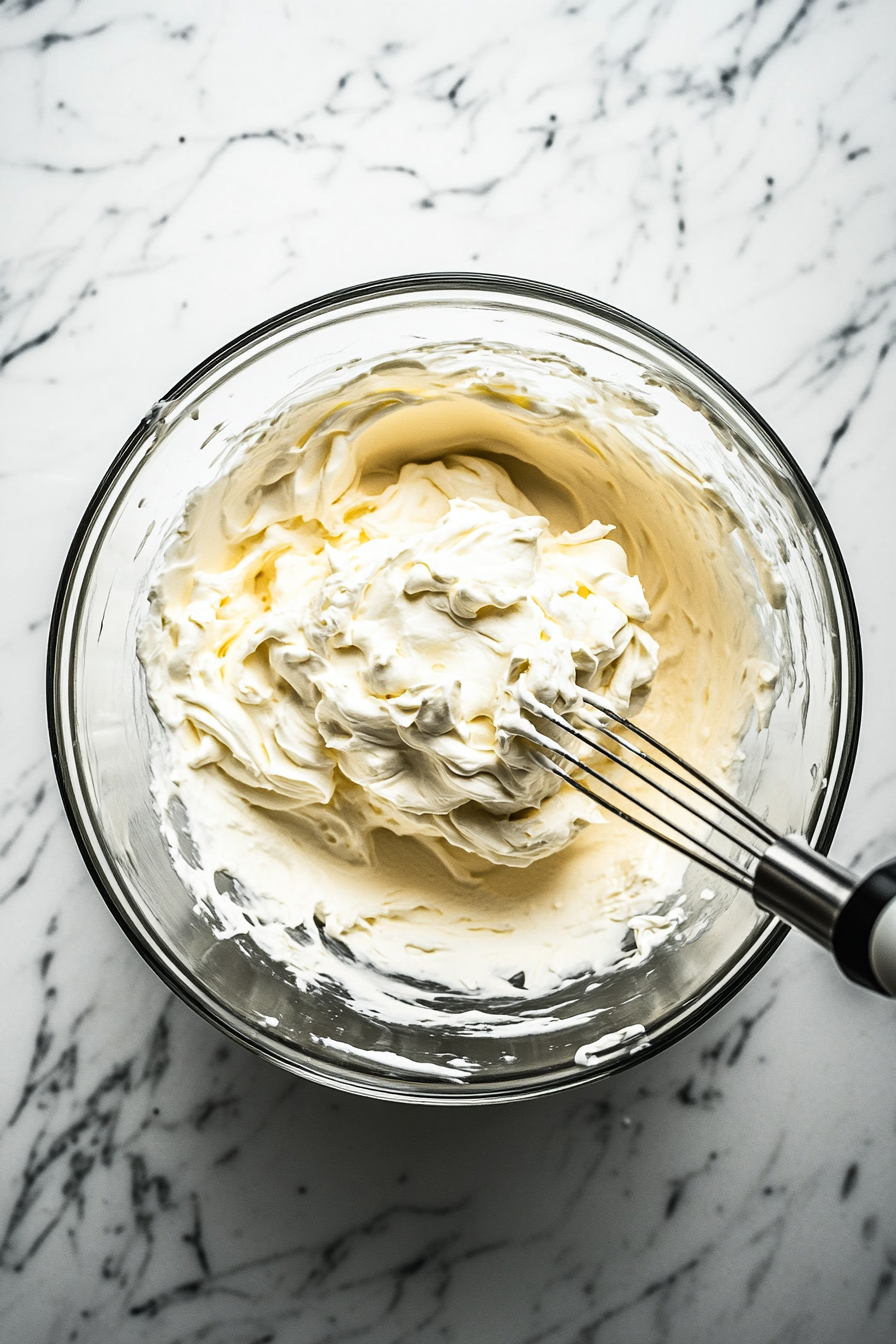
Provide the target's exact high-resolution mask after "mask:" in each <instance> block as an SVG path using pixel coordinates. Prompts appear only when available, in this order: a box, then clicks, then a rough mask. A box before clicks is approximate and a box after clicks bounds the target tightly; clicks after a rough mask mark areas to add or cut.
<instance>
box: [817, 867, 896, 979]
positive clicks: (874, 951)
mask: <svg viewBox="0 0 896 1344" xmlns="http://www.w3.org/2000/svg"><path fill="white" fill-rule="evenodd" d="M832 947H833V951H834V956H835V957H836V958H837V961H838V963H839V965H840V969H841V970H842V971H844V972H845V974H846V975H848V976H849V978H850V980H855V981H856V982H857V983H858V984H860V985H865V986H866V988H868V989H876V990H877V991H878V992H879V993H882V994H891V995H896V861H892V860H891V861H890V862H889V863H885V864H883V865H882V866H881V867H880V868H875V869H874V871H873V872H871V873H869V874H868V875H867V877H863V878H862V880H861V881H860V882H859V883H857V885H856V887H855V889H854V891H853V892H852V895H851V896H850V897H849V900H848V901H847V902H846V904H845V905H844V907H843V909H842V910H841V911H840V914H839V915H838V916H837V920H836V923H835V924H834V932H833V938H832Z"/></svg>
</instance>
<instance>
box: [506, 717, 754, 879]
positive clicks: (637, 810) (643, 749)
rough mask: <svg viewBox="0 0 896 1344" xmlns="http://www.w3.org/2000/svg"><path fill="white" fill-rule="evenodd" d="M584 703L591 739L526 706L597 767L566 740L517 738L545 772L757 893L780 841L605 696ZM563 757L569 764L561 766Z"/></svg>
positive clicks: (534, 735) (526, 726) (524, 726)
mask: <svg viewBox="0 0 896 1344" xmlns="http://www.w3.org/2000/svg"><path fill="white" fill-rule="evenodd" d="M582 700H583V701H584V703H585V706H586V708H584V709H582V708H578V709H577V710H576V711H575V716H576V718H577V720H578V721H579V723H584V724H586V726H587V727H588V728H589V730H590V732H588V733H586V732H585V731H583V730H582V729H581V728H580V727H578V726H576V725H574V724H572V723H570V722H569V721H568V720H567V719H566V718H564V717H563V716H562V715H560V714H558V713H556V712H555V711H554V710H553V709H551V708H549V707H548V706H547V705H544V704H541V703H540V702H537V701H534V700H533V701H532V702H531V703H530V704H527V705H526V709H527V711H528V713H529V714H530V715H532V717H533V718H540V719H542V720H543V721H544V722H545V723H548V724H552V725H553V726H554V727H555V728H557V729H560V730H562V733H563V734H564V735H566V736H567V737H569V738H573V739H576V740H577V741H578V742H579V743H581V744H582V746H584V747H586V748H587V749H588V751H589V753H591V760H583V759H582V758H581V756H580V755H577V754H576V753H575V751H573V750H571V749H568V748H567V746H566V745H564V742H565V740H566V739H565V738H564V737H560V739H559V740H558V739H557V738H554V737H551V736H548V735H547V734H546V733H543V732H541V731H539V729H538V728H537V727H536V726H535V724H533V723H531V722H529V721H527V720H524V719H521V722H520V726H518V727H517V729H516V732H517V735H518V736H520V737H524V738H526V739H527V740H528V741H530V742H532V743H533V745H534V746H535V747H536V749H537V758H538V760H539V763H540V764H541V765H542V766H543V767H544V769H546V770H549V771H550V772H551V773H552V774H554V775H556V776H557V777H558V778H559V779H562V780H565V782H566V783H567V784H571V785H572V787H573V788H574V789H577V790H578V791H579V792H580V793H583V794H584V795H585V796H586V797H587V798H590V799H591V800H592V801H593V802H595V803H597V804H598V805H599V806H600V807H602V808H604V809H605V810H606V811H608V812H610V813H612V814H613V815H614V816H617V817H620V818H621V819H622V820H623V821H626V822H628V823H630V824H631V825H632V826H636V827H637V828H638V829H639V830H641V831H644V832H645V833H646V834H647V835H650V836H652V837H653V838H654V839H656V840H660V841H662V842H663V843H664V844H667V845H670V846H671V847H672V848H673V849H676V850H678V852H679V853H680V854H684V855H686V856H687V857H688V858H689V859H692V860H694V861H695V862H697V863H700V864H702V865H703V867H704V868H707V869H708V870H709V871H710V872H712V873H715V874H716V876H717V877H721V878H724V879H725V880H726V881H728V882H732V883H733V884H734V885H735V886H738V887H740V888H742V889H743V890H745V891H750V890H752V888H753V874H754V872H755V867H756V865H757V864H758V863H759V861H760V860H761V858H762V856H763V854H764V852H765V850H766V849H767V848H768V846H769V845H772V844H774V843H776V842H777V841H778V840H779V839H780V837H779V836H778V834H777V833H776V832H775V831H774V830H772V828H771V827H770V826H767V825H766V823H765V822H764V821H762V819H761V818H760V817H757V816H756V815H755V813H753V812H751V811H750V809H749V808H747V807H745V806H744V804H743V803H741V802H740V801H739V800H738V799H737V798H735V797H734V796H733V795H732V794H730V793H729V792H728V791H727V790H726V789H724V788H722V787H721V785H719V784H716V783H715V782H714V781H713V780H711V779H709V778H708V776H707V775H705V774H703V773H702V771H700V770H698V769H697V768H696V767H695V766H693V765H691V764H690V763H689V762H687V761H685V760H683V759H682V758H681V757H680V756H677V755H676V754H675V752H673V751H671V750H670V749H669V748H668V747H666V746H664V745H663V744H662V743H661V742H658V741H657V740H656V739H655V738H653V737H651V736H650V734H649V733H646V732H645V731H644V730H643V729H642V728H639V727H637V725H636V724H634V723H632V722H631V721H630V720H628V719H626V718H623V717H622V715H621V714H617V713H616V711H615V710H613V709H611V708H610V707H609V706H608V705H607V704H606V703H605V702H604V701H603V700H601V699H600V698H599V697H598V696H595V695H593V694H592V693H591V692H590V691H583V692H582ZM548 753H550V754H548ZM558 757H559V758H560V760H562V761H564V762H565V763H566V764H565V765H560V764H558V761H557V758H558ZM583 776H584V778H583ZM638 782H640V783H641V784H646V785H647V786H648V793H647V797H646V798H643V797H639V796H638V793H636V792H633V789H632V786H633V785H634V787H635V788H637V786H638ZM725 840H727V841H728V842H730V844H731V845H732V846H733V848H732V850H731V852H726V849H725V848H723V847H722V846H723V844H724V841H725Z"/></svg>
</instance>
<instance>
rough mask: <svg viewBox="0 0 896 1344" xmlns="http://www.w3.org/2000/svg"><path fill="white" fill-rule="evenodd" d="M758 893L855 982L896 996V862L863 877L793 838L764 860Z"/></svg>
mask: <svg viewBox="0 0 896 1344" xmlns="http://www.w3.org/2000/svg"><path fill="white" fill-rule="evenodd" d="M753 897H754V899H755V901H756V904H757V905H760V906H761V907H762V908H763V910H770V911H771V913H772V914H774V915H778V916H780V918H781V919H785V920H786V921H787V923H788V924H792V925H793V926H794V928H797V929H800V930H801V931H802V932H803V933H807V934H809V936H810V937H811V938H814V939H815V941H816V942H818V943H821V944H822V946H823V947H827V948H828V949H829V950H830V951H832V952H833V954H834V956H835V958H836V959H837V964H838V965H839V967H840V969H841V970H842V971H843V973H844V975H847V976H848V977H849V979H850V980H854V981H855V982H856V983H857V984H859V985H864V986H865V988H866V989H873V990H877V992H878V993H879V994H889V995H892V996H894V997H896V860H892V861H891V862H889V863H885V864H883V865H882V866H881V867H880V868H875V870H874V871H873V872H871V873H869V874H868V875H867V876H866V877H863V878H861V879H859V880H857V879H856V877H855V876H854V875H853V874H852V873H849V872H847V870H846V869H845V868H841V867H840V866H839V865H838V864H836V863H833V862H832V861H831V860H830V859H828V858H825V856H824V855H823V854H817V853H816V852H815V850H813V849H810V848H809V846H808V845H807V844H806V843H805V842H804V841H803V840H801V839H800V838H798V837H796V836H788V837H787V838H786V839H783V840H778V841H776V842H775V843H774V844H772V845H770V846H769V848H768V849H767V850H766V852H765V854H764V855H763V857H762V858H761V859H760V861H759V866H758V867H757V869H756V872H755V874H754V877H753Z"/></svg>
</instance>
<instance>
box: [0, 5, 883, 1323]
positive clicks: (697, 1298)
mask: <svg viewBox="0 0 896 1344" xmlns="http://www.w3.org/2000/svg"><path fill="white" fill-rule="evenodd" d="M894 49H896V6H894V5H893V4H892V0H753V3H745V0H566V2H562V3H554V2H553V0H478V2H477V3H474V2H473V0H453V3H451V4H438V3H434V2H432V0H431V2H430V3H425V2H424V3H419V2H418V3H411V2H410V0H388V2H386V0H370V2H368V3H365V2H364V0H330V2H329V3H314V2H313V0H255V2H254V3H252V4H240V3H237V0H220V2H219V3H213V2H212V0H179V2H178V3H174V0H161V2H159V0H146V3H142V4H137V3H135V0H0V199H2V207H0V267H2V270H0V415H2V439H0V453H2V464H0V472H2V475H0V510H2V527H0V546H2V555H3V562H2V576H3V578H2V602H3V606H2V612H3V616H2V627H0V630H2V634H0V667H2V685H3V694H2V697H0V740H2V757H0V762H2V764H0V769H2V780H0V789H2V793H0V956H2V978H0V1009H2V1012H3V1020H4V1030H3V1054H2V1060H3V1067H2V1072H0V1092H2V1095H0V1125H2V1140H0V1339H2V1340H3V1341H9V1342H10V1344H63V1341H80V1342H81V1344H106V1341H110V1342H114V1344H128V1342H129V1341H136V1342H139V1344H144V1342H146V1344H269V1342H271V1344H272V1342H274V1341H276V1344H324V1341H326V1342H327V1344H336V1342H337V1341H340V1342H341V1341H347V1340H353V1341H363V1344H397V1341H410V1340H414V1341H423V1342H424V1344H430V1342H432V1344H435V1342H436V1341H447V1342H449V1344H450V1342H451V1341H454V1342H455V1344H542V1341H545V1342H550V1344H659V1342H660V1341H663V1344H679V1342H680V1344H702V1342H704V1341H705V1342H706V1344H854V1342H856V1341H867V1344H876V1342H878V1341H881V1342H882V1341H890V1340H892V1339H894V1337H896V1161H894V1157H896V1066H894V1059H896V1007H894V1005H893V1004H892V1003H890V1002H887V1001H884V1000H878V999H875V998H873V997H872V996H870V995H866V994H864V993H863V992H861V991H859V990H858V989H855V988H854V987H852V986H851V985H849V984H847V983H846V982H845V981H843V980H842V979H841V978H840V977H839V975H838V973H837V971H836V969H835V968H834V966H833V965H832V964H831V963H830V962H829V961H828V960H827V959H826V957H825V956H824V954H823V953H822V952H821V951H820V950H816V949H815V948H814V947H812V946H810V945H808V944H807V943H805V942H803V941H800V940H799V939H798V938H797V937H796V936H793V937H791V938H789V939H787V941H786V942H785V944H784V946H783V948H782V949H781V950H780V951H779V952H778V953H777V954H776V955H775V956H774V957H773V959H772V960H771V962H770V963H769V964H768V965H767V966H766V967H765V969H764V970H763V971H762V972H761V973H760V974H759V975H758V976H757V977H756V978H755V980H754V981H753V982H752V983H751V984H750V986H749V987H748V988H747V989H746V990H744V991H743V992H742V993H741V994H740V995H739V997H738V998H736V999H735V1000H734V1001H733V1002H732V1003H731V1004H730V1005H729V1006H728V1007H727V1008H726V1009H725V1010H724V1011H723V1012H721V1013H720V1014H719V1015H718V1016H717V1017H716V1018H714V1019H713V1020H712V1021H710V1022H709V1023H707V1024H706V1025H705V1026H704V1027H702V1028H701V1029H700V1030H698V1031H697V1032H696V1033H694V1034H693V1035H692V1036H690V1037H689V1038H688V1039H687V1040H685V1041H683V1042H681V1043H679V1044H678V1045H676V1046H675V1047H673V1048H672V1049H670V1050H669V1051H667V1052H666V1053H665V1054H664V1055H662V1056H661V1057H659V1058H657V1059H656V1060H653V1061H651V1062H649V1063H646V1064H643V1065H641V1066H640V1067H638V1068H635V1069H633V1070H632V1071H630V1072H629V1073H627V1074H624V1075H621V1076H619V1077H618V1078H616V1079H614V1080H611V1081H609V1082H604V1083H597V1084H594V1085H592V1086H589V1087H586V1088H583V1089H581V1090H580V1091H578V1092H577V1093H573V1094H569V1095H566V1096H563V1097H560V1098H556V1099H550V1100H542V1101H538V1102H528V1103H525V1104H518V1105H515V1106H506V1107H498V1108H493V1109H488V1110H470V1111H457V1110H453V1111H450V1112H443V1111H437V1110H420V1109H417V1108H413V1107H401V1106H395V1105H389V1104H385V1103H383V1104H376V1103H373V1102H368V1101H362V1100H356V1099H352V1098H349V1097H346V1096H343V1095H340V1094H337V1093H335V1092H330V1091H328V1090H326V1089H323V1088H319V1087H316V1086H313V1085H310V1084H305V1083H302V1082H297V1081H294V1080H291V1079H290V1078H289V1077H288V1076H287V1075H285V1074H282V1073H280V1072H278V1071H277V1070H275V1069H273V1068H272V1067H270V1066H268V1065H266V1064H264V1063H262V1062H261V1061H259V1060H256V1059H255V1058H253V1057H251V1056H250V1055H248V1054H247V1053H245V1052H243V1051H242V1050H240V1049H239V1048H238V1047H236V1046H232V1045H230V1044H228V1043H227V1042H226V1041H225V1040H224V1038H223V1037H221V1036H219V1035H218V1034H217V1033H216V1032H215V1031H214V1030H213V1029H212V1028H211V1027H209V1026H207V1025H205V1024H204V1023H203V1022H201V1021H200V1020H198V1019H197V1018H195V1017H194V1016H193V1015H192V1014H191V1013H190V1011H188V1010H187V1009H186V1008H185V1007H183V1006H182V1005H181V1004H180V1003H179V1002H177V1001H174V1000H172V998H171V997H170V996H169V995H168V993H167V992H166V991H165V990H164V989H163V988H162V986H161V985H160V984H159V983H158V982H157V981H156V980H155V978H154V977H153V975H152V973H151V972H150V971H149V970H148V969H147V968H146V967H145V966H144V964H143V963H142V961H141V960H140V958H139V956H138V955H137V953H136V952H135V951H134V950H133V949H132V948H131V946H130V945H129V944H128V943H127V941H126V940H125V938H124V936H123V935H122V934H121V932H120V931H119V929H118V928H117V926H116V925H115V923H114V921H113V920H112V918H111V916H110V915H109V914H108V912H107V910H106V908H105V906H104V905H103V903H102V901H101V900H100V898H99V896H98V895H97V893H96V892H95V890H94V889H93V887H92V885H91V882H90V880H89V878H88V877H87V875H86V873H85V871H84V868H83V866H82V864H81V861H80V859H79V856H78V853H77V851H76V849H75V846H74V843H73V841H72V838H71V836H70V834H69V831H68V827H67V824H66V822H65V820H64V817H63V814H62V808H61V804H60V801H59V798H58V794H57V791H56V787H55V783H54V781H53V777H52V771H51V766H50V761H49V755H48V749H47V737H46V729H45V720H44V707H43V695H44V691H43V681H44V674H43V665H44V657H45V648H46V640H47V631H48V622H49V615H50V610H51V604H52V601H53V594H54V590H55V585H56V581H57V578H58V574H59V570H60V567H61V565H62V561H63V557H64V555H65V552H66V549H67V546H68V543H69V540H70V538H71V535H72V533H73V531H74V528H75V526H76V524H77V521H78V519H79V517H80V515H81V512H82V510H83V509H84V507H85V506H86V504H87V501H88V499H89V497H90V495H91V493H92V490H93V488H94V486H95V484H96V482H97V481H98V480H99V477H100V476H101V474H102V472H103V470H104V469H105V467H106V466H107V464H108V463H109V461H110V460H111V458H112V457H113V455H114V453H115V452H116V450H117V448H118V447H119V445H120V444H121V443H122V442H123V441H124V439H125V438H126V436H127V435H128V433H129V432H130V431H131V429H132V428H133V427H134V425H135V424H136V423H137V421H138V420H139V419H140V417H141V416H142V415H143V413H144V412H145V411H146V409H147V408H148V407H149V405H150V404H151V403H152V402H153V401H154V400H155V398H156V397H158V396H159V395H160V394H161V393H163V392H164V391H165V390H166V389H167V388H168V387H169V386H170V385H171V384H172V383H173V382H174V381H175V380H176V379H177V378H178V377H180V375H182V374H183V373H184V372H186V371H187V370H188V369H189V368H191V367H192V366H193V365H194V364H195V363H196V362H198V360H199V359H200V358H202V357H203V356H205V355H206V354H207V353H208V352H209V351H210V350H212V349H214V348H216V347H217V346H219V345H220V344H222V343H223V342H224V341H225V340H226V339H229V338H230V337H232V336H234V335H236V334H238V333H239V332H240V331H242V330H244V329H245V328H246V327H248V326H250V325H251V324H253V323H255V322H257V321H260V320H261V319H263V318H265V317H266V316H268V315H269V314H271V313H273V312H277V311H280V310H282V309H284V308H287V307H289V306H290V305H292V304H295V303H298V302H300V301H301V300H303V299H305V298H309V297H311V296H313V295H315V294H317V293H321V292H323V291H325V290H328V289H333V288H338V287H341V286H344V285H348V284H351V283H353V282H356V281H361V280H365V279H369V278H372V277H376V276H382V275H387V274H395V273H403V272H409V271H415V270H436V269H465V270H483V271H495V272H502V273H505V274H519V275H524V276H530V277H533V278H536V279H542V280H546V281H552V282H555V283H558V284H560V285H565V286H568V287H570V288H573V289H577V290H581V291H585V292H587V293H589V294H593V295H596V296H598V297H600V298H603V299H605V300H608V301H609V302H611V303H613V304H616V305H618V306H619V307H622V308H625V309H628V310H630V311H632V312H634V313H636V314H637V315H638V316H640V317H642V318H644V319H646V320H647V321H648V322H650V323H652V324H653V325H655V326H657V327H659V328H661V329H663V330H666V331H668V332H669V333H670V334H671V335H673V336H675V337H676V338H677V339H678V340H680V341H681V342H682V343H684V344H685V345H687V346H689V347H690V348H691V349H693V350H694V351H695V352H696V353H698V354H699V355H700V356H702V357H703V358H704V359H705V360H707V361H708V362H709V363H711V364H712V365H714V366H715V367H716V368H718V369H719V371H720V372H721V373H722V374H724V375H725V376H726V377H727V378H728V379H729V380H730V381H731V382H732V383H734V384H735V385H736V386H737V387H738V388H739V389H740V390H742V391H743V392H744V393H745V394H746V395H747V396H748V397H749V398H750V399H751V400H752V401H753V402H754V404H755V405H756V406H757V407H758V409H759V410H760V411H761V412H762V413H763V414H764V415H765V416H766V417H767V418H768V419H769V420H770V422H771V423H772V424H773V425H774V427H775V428H776V429H777V430H778V432H779V433H780V434H781V435H782V437H783V438H784V440H785V441H786V442H787V443H788V445H789V446H790V448H791V449H792V451H793V452H794V453H795V455H796V456H797V458H798V459H799V461H800V462H801V464H802V465H803V467H804V468H805V470H806V471H807V473H808V474H809V475H810V477H811V478H812V480H813V481H814V483H815V485H816V487H817V489H818V491H819V493H820V495H821V497H822V500H823V502H824V504H825V507H826V508H827V510H828V512H829V515H830V517H831V520H832V522H833V525H834V528H835V530H836V532H837V535H838V537H839V539H840V542H841V545H842V548H843V551H844V554H845V557H846V562H847V565H848V568H849V571H850V573H851V575H852V578H853V581H854V585H855V590H856V597H857V602H858V607H859V613H860V619H861V624H862V631H863V638H864V646H865V653H866V660H867V689H866V699H865V727H864V731H863V736H862V741H861V747H860V752H859V757H858V762H857V767H856V772H855V777H854V784H853V787H852V791H851V796H850V800H849V803H848V805H847V808H846V812H845V815H844V817H843V821H842V824H841V827H840V831H839V835H838V839H837V842H836V848H835V852H836V853H837V854H838V856H839V857H840V858H841V859H842V860H844V861H846V862H849V863H852V864H854V865H856V866H857V867H859V868H862V869H864V868H868V867H870V866H871V865H872V864H873V863H874V862H875V861H877V860H879V859H882V858H884V857H886V856H888V855H890V854H893V853H894V852H896V767H894V762H896V715H894V711H893V673H892V669H893V666H894V655H896V639H894V629H896V627H894V621H893V607H894V603H893V593H894V585H896V577H894V576H896V522H894V504H896V456H894V436H893V426H894V423H896V378H894V369H896V228H894V225H896V67H894V58H893V52H894Z"/></svg>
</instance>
